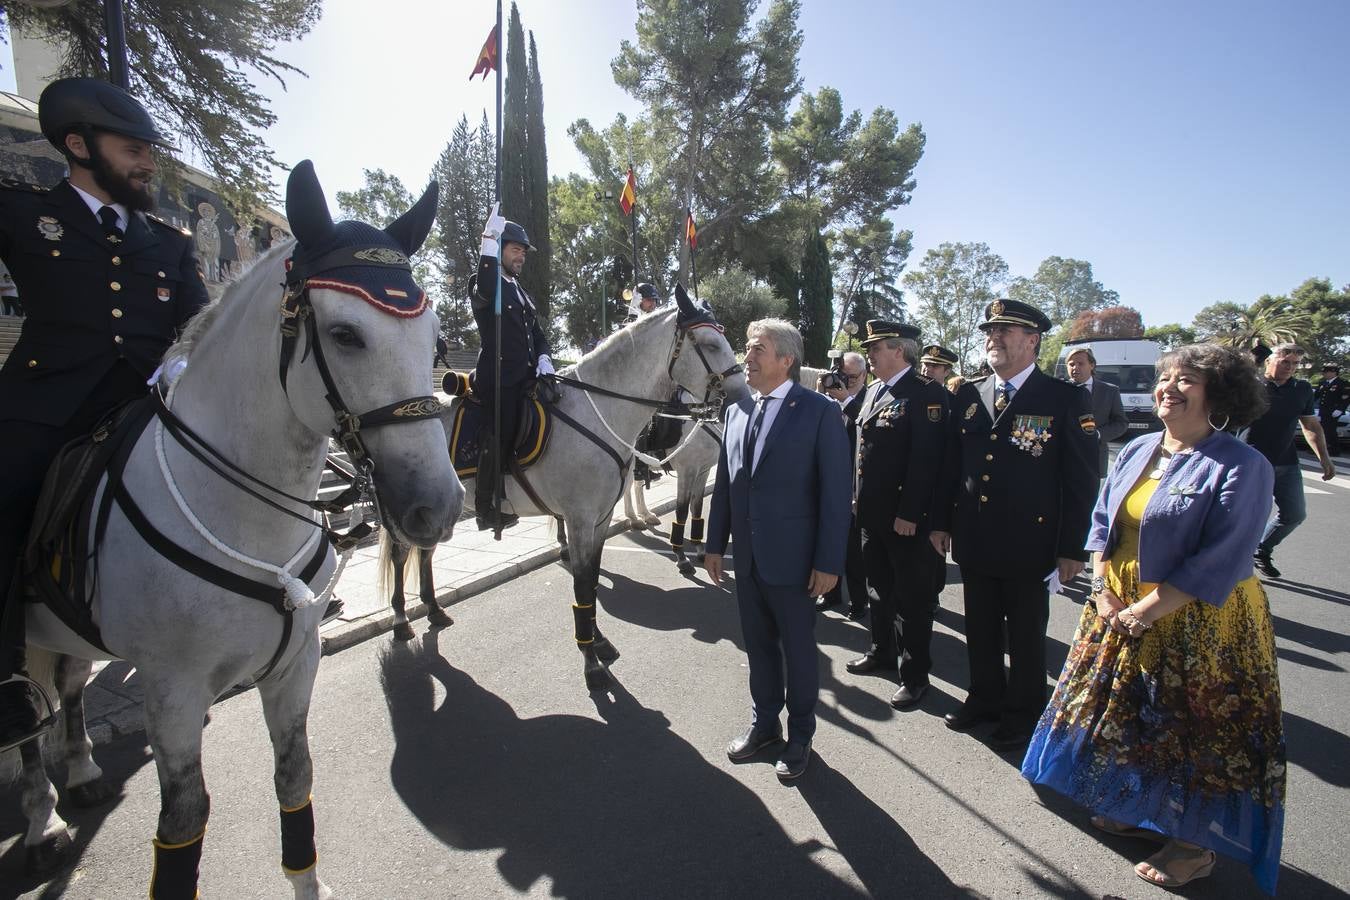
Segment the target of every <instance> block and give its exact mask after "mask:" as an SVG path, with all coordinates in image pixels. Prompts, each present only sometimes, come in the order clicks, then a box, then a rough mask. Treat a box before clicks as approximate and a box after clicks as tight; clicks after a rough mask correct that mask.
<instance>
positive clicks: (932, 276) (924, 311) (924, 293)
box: [904, 243, 1008, 371]
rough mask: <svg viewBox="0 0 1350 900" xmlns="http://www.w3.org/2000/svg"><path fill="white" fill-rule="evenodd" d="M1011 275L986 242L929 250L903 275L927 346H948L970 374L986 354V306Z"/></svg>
mask: <svg viewBox="0 0 1350 900" xmlns="http://www.w3.org/2000/svg"><path fill="white" fill-rule="evenodd" d="M1007 277H1008V264H1007V263H1006V262H1004V261H1003V257H1001V256H999V255H998V254H997V253H994V252H993V251H991V250H990V249H989V245H988V244H984V243H956V244H952V243H943V244H940V245H939V246H938V247H936V248H935V249H932V250H929V251H928V252H927V253H926V254H924V258H923V263H922V264H921V265H920V267H919V268H917V269H914V270H912V271H910V272H908V273H906V274H905V277H904V284H905V287H906V288H908V289H909V291H910V293H911V294H913V296H914V297H915V299H916V300H917V301H918V309H917V310H916V312H915V316H914V321H915V323H916V324H917V325H918V326H919V327H920V328H921V329H922V330H923V340H924V342H925V343H927V342H929V341H932V342H934V343H938V344H941V345H942V346H944V347H947V348H949V349H950V350H952V351H953V352H954V353H955V354H956V358H957V359H958V360H960V361H961V364H960V368H961V369H962V371H970V370H972V369H973V368H974V367H975V366H977V365H978V364H979V362H980V359H981V357H982V354H983V352H984V340H983V337H982V336H981V335H980V332H979V328H978V326H979V323H980V322H982V321H983V320H984V308H985V307H986V306H987V305H988V304H989V303H991V302H993V300H994V299H995V298H996V297H997V296H998V288H999V287H1000V286H1001V285H1002V284H1003V283H1004V282H1005V281H1006V280H1007Z"/></svg>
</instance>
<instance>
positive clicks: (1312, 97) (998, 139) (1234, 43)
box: [4, 0, 1350, 325]
mask: <svg viewBox="0 0 1350 900" xmlns="http://www.w3.org/2000/svg"><path fill="white" fill-rule="evenodd" d="M519 6H520V10H521V15H522V17H523V19H524V22H525V26H526V28H527V29H532V30H533V31H534V32H535V38H536V40H537V41H538V44H539V52H540V59H541V67H542V73H543V79H544V101H545V116H546V126H547V129H548V135H549V160H550V168H551V171H552V173H553V174H561V173H564V172H566V171H569V170H571V169H574V168H579V167H580V159H579V157H578V155H577V153H576V152H575V150H574V149H573V147H572V146H571V142H570V141H569V140H568V138H567V126H568V125H569V124H570V123H571V122H572V121H574V120H575V119H577V118H579V117H586V118H589V119H590V120H591V121H592V122H593V123H595V124H597V125H603V124H606V123H608V122H609V121H610V120H611V119H612V118H613V117H614V114H615V113H616V112H619V111H625V112H628V113H633V112H635V111H636V105H635V104H634V103H633V102H632V101H631V99H630V98H628V97H627V96H626V95H625V94H623V93H622V92H621V91H619V89H618V88H616V87H615V86H614V83H613V79H612V77H611V74H610V69H609V62H610V60H611V59H613V57H614V56H615V55H616V53H617V51H618V44H619V41H620V40H622V39H623V38H630V39H631V38H632V37H633V33H634V29H633V22H634V18H635V15H636V13H635V6H634V4H633V3H632V2H631V0H630V2H617V0H566V2H558V0H520V3H519ZM508 8H509V7H508ZM492 16H493V5H492V4H491V3H490V2H476V3H469V2H455V3H446V4H428V3H425V2H422V0H381V2H379V3H377V4H372V3H370V2H368V0H326V2H325V3H324V16H323V19H322V21H321V22H320V23H319V25H318V26H317V27H316V28H315V30H314V31H313V32H312V33H311V34H310V35H309V36H308V37H307V38H306V39H305V40H303V41H301V42H299V43H298V44H296V45H292V46H287V47H283V48H281V50H280V55H281V56H283V58H285V59H287V60H290V61H292V62H294V63H295V64H296V65H298V66H299V67H300V68H302V69H304V70H305V71H306V72H308V73H309V78H308V79H302V78H292V79H290V82H289V84H288V90H287V91H286V92H282V91H281V90H280V89H279V88H277V87H276V86H275V85H274V84H270V83H269V84H267V85H265V91H266V92H267V93H268V95H269V96H272V97H273V108H274V110H275V111H276V112H277V113H278V115H279V116H280V121H279V122H278V124H277V125H276V127H274V128H273V129H272V131H271V132H270V133H269V135H268V138H269V140H270V141H271V143H272V145H273V146H274V147H275V148H276V150H277V153H278V155H279V156H280V158H281V159H283V160H286V161H288V162H294V161H297V160H299V159H302V158H305V157H309V158H312V159H314V161H315V164H316V166H317V168H318V172H319V176H320V178H321V179H322V180H323V182H324V184H325V187H326V188H327V189H328V192H329V195H330V197H331V196H332V195H333V194H334V193H335V192H336V191H337V190H339V189H349V188H353V187H357V186H359V184H360V183H361V169H362V168H363V167H372V168H374V167H382V168H385V169H387V170H388V171H391V172H393V173H394V174H396V175H398V176H399V177H401V178H402V179H403V180H404V182H405V183H406V184H407V185H408V186H409V187H413V188H416V187H420V186H421V185H422V184H424V183H425V179H426V178H427V175H428V173H429V171H430V168H431V165H432V163H433V162H434V160H435V158H436V156H437V154H438V153H439V151H440V149H441V147H443V146H444V143H445V142H446V140H448V138H449V135H450V130H451V129H452V127H453V125H454V122H455V120H457V119H458V117H459V115H460V114H461V113H464V112H467V113H468V114H469V117H470V120H471V121H474V122H476V121H477V119H478V117H479V116H480V115H481V114H482V110H483V108H484V107H490V106H491V103H492V82H491V81H490V80H489V81H488V82H487V83H486V84H484V83H482V82H480V81H475V82H473V84H470V83H469V82H468V80H467V77H468V72H469V70H470V69H471V68H472V66H473V62H474V58H475V56H476V55H477V52H478V48H479V46H480V45H481V43H482V41H483V38H484V37H485V36H486V35H487V32H488V30H489V28H490V27H491V23H492ZM800 24H801V27H802V29H803V31H804V33H805V42H804V45H803V48H802V55H801V74H802V77H803V79H804V83H805V89H806V90H809V91H815V90H817V89H819V88H820V87H821V86H823V85H831V86H833V87H836V88H838V89H839V90H840V91H841V93H842V94H843V98H844V102H845V104H846V105H847V106H848V107H849V108H861V109H862V110H863V111H864V112H865V113H866V112H868V111H870V110H871V109H873V108H874V107H876V106H886V107H890V108H891V109H894V110H895V112H896V113H897V114H898V116H899V117H900V120H901V122H902V123H909V122H913V121H917V122H920V123H922V125H923V128H924V131H925V132H926V134H927V136H928V146H927V150H926V152H925V154H924V157H923V160H922V161H921V162H920V164H919V166H918V169H917V173H916V175H917V178H918V187H917V189H916V190H915V192H914V200H913V202H912V203H911V204H910V205H909V206H907V207H904V208H902V209H900V210H897V211H895V212H894V213H893V215H892V218H893V219H894V220H895V222H896V223H897V225H899V226H900V227H902V228H908V229H911V230H912V231H913V232H914V254H913V255H912V256H911V258H910V266H911V267H914V266H917V265H918V264H919V262H920V261H921V260H922V258H923V254H924V251H925V250H927V249H929V248H932V247H935V246H937V245H938V244H940V243H942V242H944V241H983V242H985V243H987V244H988V245H989V246H990V248H991V249H992V250H993V251H994V252H996V253H999V254H1000V255H1002V256H1003V257H1004V259H1006V260H1007V262H1008V265H1009V267H1010V269H1011V271H1012V274H1013V275H1031V274H1032V273H1033V272H1034V271H1035V268H1036V266H1037V264H1038V263H1039V262H1040V261H1041V260H1042V259H1044V258H1045V257H1047V256H1050V255H1059V256H1067V257H1076V258H1079V259H1085V260H1087V261H1089V262H1090V263H1092V265H1093V269H1094V271H1095V273H1096V277H1097V278H1098V280H1100V281H1101V282H1102V283H1103V284H1104V285H1105V286H1107V287H1109V288H1112V289H1114V290H1116V291H1118V292H1119V293H1120V296H1121V300H1122V302H1124V303H1126V304H1129V305H1131V306H1135V307H1136V308H1138V309H1139V310H1140V311H1141V312H1142V313H1143V315H1144V320H1145V323H1146V324H1150V325H1152V324H1162V323H1164V322H1172V321H1181V322H1189V320H1190V318H1191V317H1192V316H1193V315H1194V313H1195V312H1196V311H1197V310H1198V309H1200V308H1201V307H1202V306H1205V305H1207V304H1209V303H1213V302H1215V301H1218V300H1235V301H1239V302H1249V301H1251V300H1253V299H1255V298H1256V297H1257V296H1259V295H1260V294H1263V293H1285V292H1287V291H1289V290H1290V289H1292V288H1293V287H1294V286H1296V285H1297V284H1298V283H1299V282H1301V281H1302V280H1303V279H1304V278H1307V277H1310V276H1318V277H1330V278H1331V279H1332V281H1333V283H1335V284H1336V285H1337V286H1340V285H1344V284H1346V283H1350V115H1348V113H1350V102H1347V101H1348V100H1350V97H1348V96H1347V95H1348V94H1350V89H1348V88H1347V85H1350V79H1347V77H1346V74H1345V68H1344V56H1345V49H1344V48H1345V45H1346V39H1347V37H1350V3H1347V2H1342V0H1320V2H1315V0H1303V2H1301V0H1291V2H1287V3H1278V4H1277V3H1273V2H1262V3H1256V2H1248V0H1204V2H1201V0H1193V2H1181V3H1178V2H1175V0H1171V2H1161V0H1140V2H1131V3H1100V2H1087V0H1082V2H1068V0H1062V2H1027V0H1019V2H1014V3H1010V2H998V0H981V2H951V3H931V2H925V3H914V2H895V3H882V2H870V3H869V2H857V0H831V2H824V0H804V2H803V10H802V16H801V22H800ZM5 64H6V65H5V68H6V72H5V73H4V74H5V75H6V76H8V75H9V71H8V69H9V66H8V61H7V60H6V61H5ZM619 177H620V173H615V181H616V184H617V182H618V179H619Z"/></svg>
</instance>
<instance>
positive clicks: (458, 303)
mask: <svg viewBox="0 0 1350 900" xmlns="http://www.w3.org/2000/svg"><path fill="white" fill-rule="evenodd" d="M495 154H496V143H495V139H494V137H493V134H492V129H491V127H490V126H489V125H488V119H487V114H486V113H484V114H483V117H482V119H481V121H480V122H479V124H478V127H477V128H476V129H470V128H469V119H468V117H467V116H460V119H459V122H457V123H456V124H455V130H454V133H453V134H452V135H451V138H450V142H449V143H448V144H446V146H445V149H444V150H442V151H441V155H440V157H439V158H438V159H437V160H436V168H435V173H436V178H437V180H439V181H440V183H441V198H440V204H439V207H438V209H437V210H436V228H437V234H438V236H439V238H440V242H441V251H442V257H441V258H442V260H443V262H442V265H443V277H444V283H445V287H446V295H447V296H446V299H445V300H444V301H443V302H442V303H441V304H439V305H438V306H437V308H436V312H437V314H438V315H439V316H440V317H441V331H442V333H444V335H445V337H446V340H447V341H449V342H450V343H451V344H452V345H459V346H463V347H475V346H477V345H478V329H477V327H476V326H475V324H474V321H473V308H472V307H471V306H470V303H469V278H470V276H472V275H473V274H474V273H475V272H477V271H478V250H479V247H480V245H481V244H482V234H483V223H484V222H485V221H487V216H488V210H489V208H490V206H491V203H492V196H493V175H494V156H495ZM531 237H533V235H532V236H531ZM534 262H535V260H534V259H533V258H530V259H529V261H528V262H527V263H526V266H527V268H528V267H529V266H531V265H533V264H534Z"/></svg>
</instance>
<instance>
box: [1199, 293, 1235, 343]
mask: <svg viewBox="0 0 1350 900" xmlns="http://www.w3.org/2000/svg"><path fill="white" fill-rule="evenodd" d="M1246 311H1247V310H1246V308H1245V307H1244V306H1243V305H1242V304H1241V303H1234V302H1232V301H1231V300H1224V301H1221V302H1219V303H1211V304H1210V305H1209V306H1206V307H1205V308H1204V309H1202V310H1200V311H1199V312H1198V313H1196V314H1195V318H1194V319H1193V320H1192V321H1191V328H1192V329H1194V331H1195V336H1196V338H1198V339H1199V340H1202V341H1212V340H1214V339H1215V338H1217V337H1219V336H1220V335H1224V334H1228V333H1229V332H1231V331H1233V330H1234V329H1235V328H1236V327H1237V323H1238V320H1239V319H1240V318H1241V317H1242V316H1243V315H1244V314H1246Z"/></svg>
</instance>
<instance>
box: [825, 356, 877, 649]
mask: <svg viewBox="0 0 1350 900" xmlns="http://www.w3.org/2000/svg"><path fill="white" fill-rule="evenodd" d="M839 368H840V371H842V372H843V373H844V377H845V378H847V379H848V384H846V385H844V386H843V387H833V388H828V389H825V388H822V387H821V385H819V384H817V385H816V390H818V391H821V393H823V394H825V395H826V396H827V397H829V398H830V399H832V400H834V401H835V402H836V403H838V404H839V406H840V408H841V409H842V410H843V413H844V429H845V431H846V432H847V433H848V445H849V447H850V448H854V447H856V446H857V445H858V414H859V413H860V412H861V411H862V401H863V388H864V386H865V385H866V384H867V360H865V359H863V355H862V354H861V353H858V352H856V351H853V350H850V351H848V352H847V353H845V354H844V355H843V356H841V357H840V358H839ZM824 377H825V376H824V375H822V376H821V378H824ZM848 465H849V471H850V473H851V472H852V470H853V459H852V457H850V458H849V463H848ZM849 477H852V475H851V474H850V476H849ZM845 584H847V586H848V617H849V618H850V619H852V620H854V621H855V622H856V621H857V620H859V619H861V618H863V617H864V616H866V615H867V570H866V568H865V567H864V565H863V552H862V529H861V528H859V527H858V517H857V516H854V517H853V518H852V521H851V524H850V525H849V529H848V552H847V556H846V558H845V560H844V577H843V578H842V579H840V580H839V581H838V582H836V583H835V586H834V587H833V588H831V589H830V592H829V593H828V594H826V595H825V596H824V597H821V598H820V599H819V600H817V601H816V609H818V610H821V611H824V610H827V609H829V608H830V607H833V606H838V605H839V604H840V603H842V602H843V594H844V586H845Z"/></svg>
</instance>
